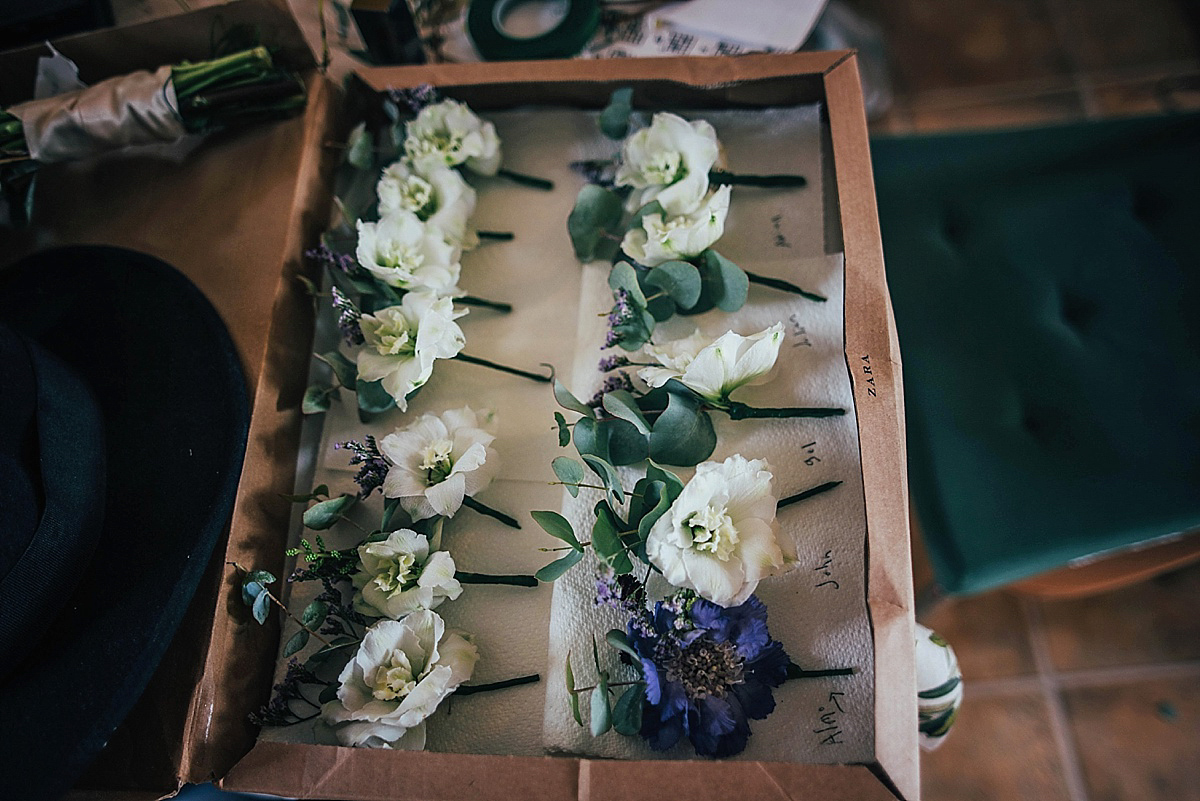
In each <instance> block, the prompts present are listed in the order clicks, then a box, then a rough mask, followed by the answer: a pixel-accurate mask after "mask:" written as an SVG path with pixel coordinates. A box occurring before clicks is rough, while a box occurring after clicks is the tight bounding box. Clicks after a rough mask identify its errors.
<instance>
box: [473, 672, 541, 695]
mask: <svg viewBox="0 0 1200 801" xmlns="http://www.w3.org/2000/svg"><path fill="white" fill-rule="evenodd" d="M541 680H542V677H541V675H540V674H538V673H534V674H533V675H530V676H519V677H517V678H515V679H505V680H504V681H493V682H492V683H490V684H463V685H461V686H460V687H459V688H458V689H457V690H455V691H454V692H455V694H456V695H474V694H475V693H488V692H491V691H492V690H505V689H508V688H509V687H520V686H521V685H522V684H534V683H536V682H539V681H541Z"/></svg>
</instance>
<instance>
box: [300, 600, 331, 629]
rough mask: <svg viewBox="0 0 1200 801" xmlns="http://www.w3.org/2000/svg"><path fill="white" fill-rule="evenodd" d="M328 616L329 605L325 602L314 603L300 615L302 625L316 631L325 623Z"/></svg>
mask: <svg viewBox="0 0 1200 801" xmlns="http://www.w3.org/2000/svg"><path fill="white" fill-rule="evenodd" d="M328 614H329V604H327V603H325V602H324V601H313V602H312V603H310V604H309V605H308V606H306V607H304V611H303V612H301V613H300V623H301V624H302V625H304V626H307V627H308V628H310V629H315V628H316V627H317V626H320V625H321V624H322V623H324V622H325V616H326V615H328Z"/></svg>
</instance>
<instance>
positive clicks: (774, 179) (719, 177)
mask: <svg viewBox="0 0 1200 801" xmlns="http://www.w3.org/2000/svg"><path fill="white" fill-rule="evenodd" d="M708 180H710V181H712V182H713V183H714V184H728V185H729V186H759V187H764V188H768V189H797V188H799V187H802V186H807V185H808V181H807V180H805V178H804V176H803V175H735V174H734V173H731V172H725V171H724V170H710V171H709V173H708Z"/></svg>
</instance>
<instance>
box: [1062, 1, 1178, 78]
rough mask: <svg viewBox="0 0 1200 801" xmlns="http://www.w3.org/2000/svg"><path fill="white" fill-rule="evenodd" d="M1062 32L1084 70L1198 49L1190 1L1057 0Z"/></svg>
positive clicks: (1152, 60)
mask: <svg viewBox="0 0 1200 801" xmlns="http://www.w3.org/2000/svg"><path fill="white" fill-rule="evenodd" d="M1053 5H1054V7H1056V8H1057V9H1061V12H1062V13H1063V14H1065V15H1066V16H1067V19H1066V21H1065V24H1064V25H1063V26H1062V29H1063V30H1066V31H1069V34H1068V35H1070V36H1071V37H1072V38H1073V41H1072V42H1071V43H1070V44H1071V46H1072V48H1073V50H1074V53H1075V54H1076V57H1077V58H1078V61H1079V64H1078V67H1079V68H1081V69H1083V70H1095V69H1104V68H1108V67H1125V66H1132V65H1139V64H1155V63H1159V62H1164V61H1172V60H1175V59H1186V58H1194V57H1195V56H1196V55H1197V54H1198V53H1200V36H1198V35H1197V28H1198V27H1200V8H1197V6H1196V4H1195V3H1194V2H1191V0H1138V2H1129V0H1060V2H1058V3H1055V4H1053Z"/></svg>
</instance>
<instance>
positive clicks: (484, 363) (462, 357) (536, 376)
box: [454, 353, 553, 384]
mask: <svg viewBox="0 0 1200 801" xmlns="http://www.w3.org/2000/svg"><path fill="white" fill-rule="evenodd" d="M454 358H456V359H458V360H459V361H462V362H466V363H467V364H477V365H479V366H480V367H490V368H492V369H493V370H499V371H500V372H502V373H511V374H512V375H519V376H521V377H523V378H528V379H529V380H531V381H538V382H540V383H543V384H549V383H550V382H551V381H552V380H553V379H551V378H550V376H545V375H541V374H540V373H531V372H529V371H528V370H519V369H517V368H516V367H507V366H505V365H503V364H496V363H495V362H491V361H488V360H487V359H480V358H479V357H477V356H468V355H467V354H465V353H460V354H458V355H457V356H455V357H454Z"/></svg>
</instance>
